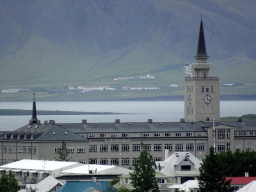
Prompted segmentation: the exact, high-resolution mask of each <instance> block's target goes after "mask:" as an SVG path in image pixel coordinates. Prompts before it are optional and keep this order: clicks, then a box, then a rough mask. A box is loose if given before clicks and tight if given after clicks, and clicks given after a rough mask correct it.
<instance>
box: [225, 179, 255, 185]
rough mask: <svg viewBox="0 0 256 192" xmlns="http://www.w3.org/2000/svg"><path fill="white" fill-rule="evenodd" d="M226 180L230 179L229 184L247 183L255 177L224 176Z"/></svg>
mask: <svg viewBox="0 0 256 192" xmlns="http://www.w3.org/2000/svg"><path fill="white" fill-rule="evenodd" d="M226 180H231V183H230V184H248V183H250V182H252V181H253V180H256V177H226Z"/></svg>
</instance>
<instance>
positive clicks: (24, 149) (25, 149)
mask: <svg viewBox="0 0 256 192" xmlns="http://www.w3.org/2000/svg"><path fill="white" fill-rule="evenodd" d="M22 149H23V150H22V151H23V154H26V153H27V147H26V146H23V147H22Z"/></svg>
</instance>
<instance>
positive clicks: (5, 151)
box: [3, 145, 7, 153]
mask: <svg viewBox="0 0 256 192" xmlns="http://www.w3.org/2000/svg"><path fill="white" fill-rule="evenodd" d="M3 148H4V153H7V145H4V147H3Z"/></svg>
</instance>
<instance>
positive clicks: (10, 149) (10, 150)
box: [8, 145, 12, 153]
mask: <svg viewBox="0 0 256 192" xmlns="http://www.w3.org/2000/svg"><path fill="white" fill-rule="evenodd" d="M8 153H12V146H11V145H8Z"/></svg>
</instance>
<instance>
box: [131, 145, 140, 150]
mask: <svg viewBox="0 0 256 192" xmlns="http://www.w3.org/2000/svg"><path fill="white" fill-rule="evenodd" d="M132 151H140V144H132Z"/></svg>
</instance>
